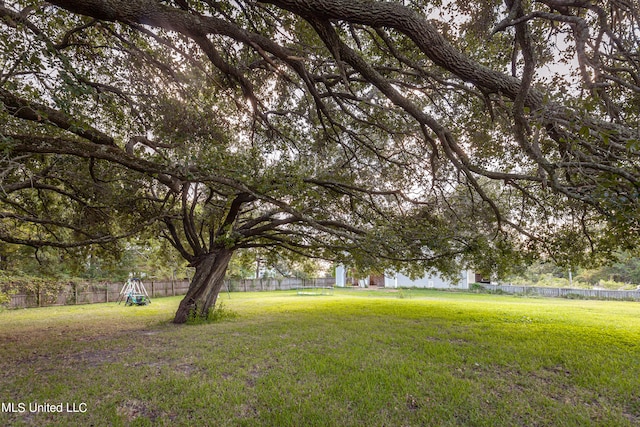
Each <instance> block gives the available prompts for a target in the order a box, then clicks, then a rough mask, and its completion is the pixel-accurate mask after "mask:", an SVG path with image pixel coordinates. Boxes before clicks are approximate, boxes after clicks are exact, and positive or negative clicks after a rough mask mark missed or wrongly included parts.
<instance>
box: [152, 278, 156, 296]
mask: <svg viewBox="0 0 640 427" xmlns="http://www.w3.org/2000/svg"><path fill="white" fill-rule="evenodd" d="M151 298H155V295H154V294H153V280H152V281H151Z"/></svg>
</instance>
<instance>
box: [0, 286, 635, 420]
mask: <svg viewBox="0 0 640 427" xmlns="http://www.w3.org/2000/svg"><path fill="white" fill-rule="evenodd" d="M221 299H222V301H223V303H224V306H225V308H226V309H228V310H230V311H232V312H234V313H236V314H237V317H235V318H232V319H225V320H222V321H220V322H217V323H212V324H203V325H195V326H180V327H179V326H175V325H172V324H171V323H169V320H170V319H171V316H172V314H173V312H174V310H175V309H176V308H177V305H178V302H179V298H178V297H176V298H164V299H156V300H154V301H153V304H151V305H150V306H147V307H124V306H122V305H120V306H119V305H116V304H113V303H111V304H96V305H85V306H75V307H52V308H42V309H28V310H17V311H3V312H0V356H1V358H0V402H2V403H3V404H5V408H4V409H5V411H4V412H3V413H0V425H39V426H40V425H61V426H62V425H64V426H67V425H82V426H86V425H91V424H93V425H96V426H111V425H114V426H117V425H168V426H175V425H184V426H189V425H194V426H196V425H210V426H224V425H232V426H236V425H246V426H255V425H273V426H311V425H313V426H403V425H407V426H449V425H451V426H454V425H460V426H502V425H504V426H536V425H537V426H586V425H594V426H602V425H606V426H618V425H620V426H625V425H627V426H631V425H640V304H638V303H632V302H603V301H579V300H561V299H536V298H521V297H513V296H496V295H476V294H464V293H447V292H436V291H411V292H406V291H405V292H403V293H400V292H384V291H377V292H373V291H349V290H338V291H336V292H335V294H334V295H333V296H317V297H313V296H297V295H296V294H295V293H294V292H270V293H246V294H245V293H232V294H231V297H230V298H229V295H228V294H224V295H221ZM11 402H13V403H14V404H15V406H14V408H15V409H16V410H18V409H19V406H18V405H19V404H20V403H24V404H25V411H24V412H22V413H9V412H7V409H8V406H7V404H8V403H11ZM60 403H62V404H63V410H64V411H65V412H63V413H54V412H43V411H40V412H33V413H32V412H30V407H29V406H30V405H35V404H49V405H50V406H53V407H54V408H57V406H56V405H59V404H60ZM67 404H69V406H70V409H72V410H73V409H74V408H75V409H76V410H86V412H75V413H73V412H72V413H68V412H66V409H67ZM81 404H85V405H86V406H84V405H81Z"/></svg>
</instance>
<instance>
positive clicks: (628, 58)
mask: <svg viewBox="0 0 640 427" xmlns="http://www.w3.org/2000/svg"><path fill="white" fill-rule="evenodd" d="M51 3H52V4H53V5H51V4H50V3H41V2H13V3H4V4H3V5H2V6H0V17H1V19H2V26H1V31H2V33H1V35H0V40H1V42H2V47H1V48H0V49H1V51H2V58H1V60H2V75H1V76H0V78H1V80H0V101H1V102H2V103H3V105H4V109H3V111H2V119H3V121H2V123H3V125H2V129H1V133H2V137H3V139H2V142H0V144H2V148H3V153H4V157H3V172H2V176H1V179H2V194H0V203H1V206H2V212H0V218H2V222H1V223H0V238H1V239H2V240H4V241H6V242H10V243H20V244H28V245H32V246H35V247H39V246H42V245H49V246H57V247H61V248H65V247H72V246H76V245H85V244H107V243H108V242H110V241H112V240H113V239H117V238H122V237H126V236H128V235H131V234H132V233H136V232H138V231H140V230H142V229H147V230H148V229H153V230H156V232H157V233H158V234H159V235H161V236H163V237H164V238H166V239H167V240H168V241H169V242H171V244H172V245H173V246H174V247H175V248H176V249H177V250H178V251H179V252H180V254H181V255H182V256H183V257H184V258H185V259H187V260H189V261H190V262H191V264H192V265H193V266H194V267H195V268H196V274H195V276H194V279H193V282H192V284H191V287H190V290H189V293H188V294H187V295H186V297H185V298H184V300H183V301H182V303H181V306H180V308H179V310H178V313H177V314H176V319H175V321H176V322H184V321H185V320H186V319H187V317H188V315H189V314H190V313H194V314H196V315H206V313H207V312H208V310H209V309H210V308H211V307H212V304H214V303H215V299H216V297H217V294H218V292H219V290H220V287H221V285H222V278H223V277H224V274H225V271H226V267H227V265H228V262H229V260H230V258H231V256H232V255H233V253H234V252H235V251H237V250H239V249H242V248H249V247H264V248H268V249H270V250H285V251H291V252H294V253H298V254H302V255H306V256H316V257H323V258H327V259H342V260H345V261H346V260H349V261H351V262H358V263H363V264H366V263H369V264H371V263H380V264H379V265H380V266H382V267H384V266H394V267H401V266H402V265H403V263H404V262H409V263H411V264H410V266H417V267H416V268H437V269H440V270H442V271H445V272H446V271H449V272H451V271H453V270H454V269H455V267H456V265H457V264H458V263H460V262H471V263H473V264H475V265H476V266H478V267H481V268H482V269H485V270H487V271H488V270H491V269H497V268H500V267H501V265H502V263H503V262H505V260H513V259H514V258H517V257H524V256H528V255H532V254H545V255H548V256H553V257H556V258H558V259H561V260H570V261H571V262H581V261H582V262H584V261H585V260H586V259H587V258H588V256H590V255H593V254H605V255H606V254H608V253H609V252H610V251H612V250H613V249H615V248H617V247H623V248H633V247H635V246H637V244H638V235H639V231H640V224H639V219H640V214H639V212H640V209H639V208H640V206H639V204H640V203H639V198H640V190H639V181H638V179H639V176H640V168H639V166H640V159H639V156H638V151H639V150H640V143H639V136H640V135H639V129H640V126H639V124H640V123H639V114H640V108H639V106H640V105H639V104H640V96H639V95H640V75H639V72H640V60H639V59H640V58H639V53H638V45H639V43H638V37H639V36H640V34H639V33H638V28H639V22H638V13H639V11H638V7H637V5H636V4H635V3H633V2H623V1H609V2H600V1H565V0H546V1H538V2H528V1H514V0H507V1H504V2H499V1H486V2H479V3H471V4H470V3H469V2H455V1H452V2H444V3H443V2H436V1H434V2H428V1H424V2H422V1H417V2H410V3H409V4H407V2H380V1H345V0H283V1H277V0H273V1H264V2H254V1H251V2H243V1H238V2H214V1H206V0H205V1H190V2H185V1H179V2H178V1H176V2H175V3H172V2H160V1H154V0H128V1H126V2H125V1H118V0H109V1H98V0H54V1H53V2H51ZM404 266H405V267H407V264H404Z"/></svg>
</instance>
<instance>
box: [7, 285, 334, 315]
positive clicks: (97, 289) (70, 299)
mask: <svg viewBox="0 0 640 427" xmlns="http://www.w3.org/2000/svg"><path fill="white" fill-rule="evenodd" d="M143 283H144V286H145V288H146V290H147V293H148V294H149V296H150V297H151V298H152V299H153V298H156V297H166V296H174V295H184V294H186V293H187V290H188V289H189V281H188V280H146V281H143ZM334 283H335V279H333V278H321V279H243V280H236V279H229V280H225V286H224V287H223V288H222V291H221V292H227V291H231V292H254V291H275V290H291V289H297V288H298V287H301V286H333V285H334ZM123 284H124V283H110V282H100V283H69V284H68V285H65V286H64V287H63V288H62V290H60V291H59V292H56V293H54V294H52V293H50V292H46V291H44V290H40V289H36V290H34V291H32V292H24V293H15V294H11V295H10V297H11V301H9V303H8V304H7V307H9V308H27V307H47V306H53V305H75V304H94V303H104V302H114V301H117V300H118V297H119V296H120V290H121V289H122V285H123Z"/></svg>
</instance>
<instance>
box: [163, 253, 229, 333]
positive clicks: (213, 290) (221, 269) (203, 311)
mask: <svg viewBox="0 0 640 427" xmlns="http://www.w3.org/2000/svg"><path fill="white" fill-rule="evenodd" d="M232 255H233V251H232V250H229V249H217V250H215V251H213V252H212V253H209V254H206V255H204V256H203V257H202V258H201V259H200V260H199V261H198V262H197V263H196V264H195V268H196V273H195V275H194V276H193V279H192V280H191V283H190V284H189V290H188V291H187V294H186V295H185V297H184V298H183V299H182V301H181V302H180V306H179V307H178V311H177V312H176V316H175V318H174V319H173V323H185V322H186V321H187V320H188V319H189V317H190V316H195V317H196V318H202V319H205V318H206V317H207V316H208V314H209V311H210V309H211V308H213V307H214V306H215V303H216V300H217V299H218V293H220V289H222V285H223V284H224V277H225V274H226V272H227V266H228V265H229V261H230V260H231V256H232Z"/></svg>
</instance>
